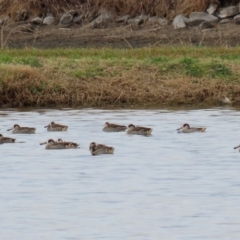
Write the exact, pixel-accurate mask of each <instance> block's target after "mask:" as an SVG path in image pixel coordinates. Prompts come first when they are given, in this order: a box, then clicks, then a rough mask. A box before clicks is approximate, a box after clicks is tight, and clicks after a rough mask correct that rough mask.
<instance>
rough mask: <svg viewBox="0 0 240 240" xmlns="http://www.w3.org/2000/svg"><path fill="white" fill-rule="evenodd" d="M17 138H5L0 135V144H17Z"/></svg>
mask: <svg viewBox="0 0 240 240" xmlns="http://www.w3.org/2000/svg"><path fill="white" fill-rule="evenodd" d="M15 140H16V139H15V138H10V137H4V136H3V135H2V134H0V144H2V143H15Z"/></svg>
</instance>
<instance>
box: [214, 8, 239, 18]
mask: <svg viewBox="0 0 240 240" xmlns="http://www.w3.org/2000/svg"><path fill="white" fill-rule="evenodd" d="M238 13H239V9H238V6H230V7H226V8H222V9H219V14H218V17H220V18H227V17H232V16H235V15H237V14H238Z"/></svg>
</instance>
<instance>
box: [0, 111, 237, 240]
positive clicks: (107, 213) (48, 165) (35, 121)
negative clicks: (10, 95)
mask: <svg viewBox="0 0 240 240" xmlns="http://www.w3.org/2000/svg"><path fill="white" fill-rule="evenodd" d="M0 114H1V115H0V116H1V118H0V128H1V133H2V134H3V135H5V136H10V137H16V138H17V141H26V143H18V144H4V145H0V149H1V153H0V154H1V158H0V159H1V160H0V163H1V164H0V183H1V185H0V213H1V214H0V234H1V237H0V238H1V240H8V239H24V240H30V239H31V240H32V239H34V240H36V239H64V240H65V239H69V240H75V239H76V240H78V239H84V240H90V239H119V240H120V239H121V240H122V239H130V240H132V239H134V240H135V239H136V240H139V239H146V240H149V239H151V240H152V239H168V240H169V239H184V240H185V239H189V240H192V239H204V240H205V239H218V240H219V239H231V240H233V239H240V214H239V213H240V204H239V203H240V174H239V173H240V154H239V152H238V151H237V150H233V147H234V146H236V145H238V144H240V136H239V133H240V127H239V126H240V125H239V119H240V118H239V117H240V112H239V111H236V110H234V109H205V110H179V111H175V110H94V109H85V110H63V111H58V110H36V111H29V112H27V111H26V112H17V111H0ZM51 121H55V122H57V123H62V124H66V125H69V129H68V131H67V132H63V133H61V132H60V133H59V132H58V133H53V132H52V133H51V132H47V131H46V129H45V128H44V127H43V126H45V125H48V124H49V123H50V122H51ZM106 121H109V122H113V123H120V124H126V125H128V124H130V123H133V124H136V125H143V126H148V127H152V128H153V135H152V137H143V136H128V135H126V133H124V132H121V133H106V132H103V131H102V127H103V125H104V123H105V122H106ZM185 122H187V123H189V124H190V125H193V126H196V127H197V126H203V127H207V131H206V132H205V133H192V134H178V133H177V132H176V129H177V128H179V127H180V126H181V125H182V124H183V123H185ZM15 123H18V124H19V125H20V126H29V127H36V128H37V131H36V134H35V135H12V134H11V133H10V132H7V131H6V129H8V128H10V127H12V126H13V124H15ZM49 138H53V139H57V138H62V139H63V140H66V141H74V142H77V143H80V146H81V148H80V149H69V150H45V148H44V146H40V145H39V143H40V142H44V141H46V140H47V139H49ZM92 141H95V142H97V143H103V144H107V145H110V146H114V147H115V154H114V155H102V156H91V155H90V152H89V150H88V147H89V144H90V142H92Z"/></svg>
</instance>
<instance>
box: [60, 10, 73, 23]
mask: <svg viewBox="0 0 240 240" xmlns="http://www.w3.org/2000/svg"><path fill="white" fill-rule="evenodd" d="M72 21H73V16H72V15H71V14H69V13H63V15H62V16H61V18H60V21H59V25H61V26H67V25H69V24H70V23H71V22H72Z"/></svg>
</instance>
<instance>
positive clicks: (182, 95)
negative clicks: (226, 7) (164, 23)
mask: <svg viewBox="0 0 240 240" xmlns="http://www.w3.org/2000/svg"><path fill="white" fill-rule="evenodd" d="M0 53H1V54H0V71H1V76H0V95H1V98H0V106H1V107H4V108H6V107H10V108H11V107H20V108H22V107H37V108H41V107H44V108H45V107H51V108H52V107H53V108H56V107H71V108H72V107H73V108H76V107H80V108H83V107H84V108H85V107H94V108H96V107H100V108H102V107H123V108H128V107H132V106H133V107H135V108H136V107H145V108H147V107H180V106H189V107H191V106H195V107H197V106H198V107H208V106H214V107H218V106H224V105H225V104H224V103H223V102H222V100H221V99H222V98H224V97H228V98H230V99H231V100H232V101H233V106H238V105H239V103H240V94H239V93H240V84H239V83H240V80H239V79H240V78H239V77H240V68H239V61H240V59H239V56H240V48H223V47H219V48H208V47H173V46H172V47H165V48H161V47H156V48H141V49H131V50H126V49H110V48H105V49H79V48H78V49H52V50H38V49H29V48H27V49H21V50H19V49H18V50H17V49H6V50H1V51H0Z"/></svg>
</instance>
